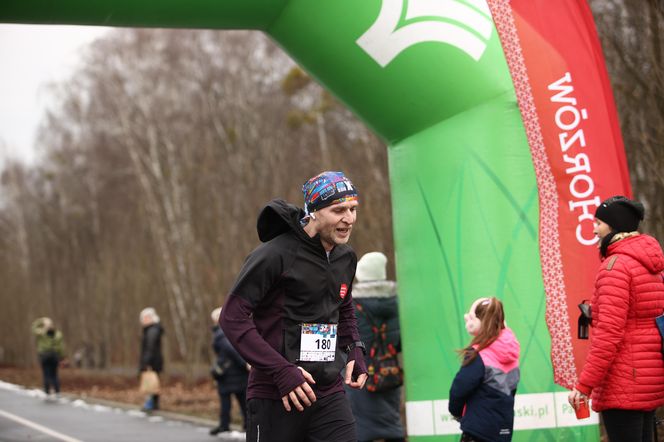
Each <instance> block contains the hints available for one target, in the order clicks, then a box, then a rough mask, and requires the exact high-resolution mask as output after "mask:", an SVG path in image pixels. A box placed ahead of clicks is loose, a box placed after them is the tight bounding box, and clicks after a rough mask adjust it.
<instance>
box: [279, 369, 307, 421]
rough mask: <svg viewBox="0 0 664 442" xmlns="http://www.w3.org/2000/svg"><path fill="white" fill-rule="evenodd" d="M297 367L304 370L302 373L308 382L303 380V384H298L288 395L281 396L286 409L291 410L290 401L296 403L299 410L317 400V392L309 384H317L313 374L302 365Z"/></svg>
mask: <svg viewBox="0 0 664 442" xmlns="http://www.w3.org/2000/svg"><path fill="white" fill-rule="evenodd" d="M297 368H299V369H300V370H301V371H302V375H303V376H304V379H305V381H306V382H303V383H302V384H301V385H298V386H297V387H295V389H294V390H293V391H291V392H290V393H288V394H287V395H286V396H283V397H282V398H281V402H283V404H284V408H285V409H286V411H291V405H290V402H292V403H293V405H295V408H297V411H304V407H310V406H311V404H313V403H314V402H316V394H315V393H314V391H313V390H312V389H311V386H310V385H309V384H315V383H316V381H314V378H313V376H311V374H310V373H309V372H308V371H307V370H305V369H304V368H302V367H297ZM289 400H290V402H289ZM302 404H304V406H302Z"/></svg>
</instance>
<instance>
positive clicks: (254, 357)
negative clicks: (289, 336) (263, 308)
mask: <svg viewBox="0 0 664 442" xmlns="http://www.w3.org/2000/svg"><path fill="white" fill-rule="evenodd" d="M283 268H284V265H283V262H282V257H281V256H280V255H278V254H277V253H270V250H269V249H268V248H267V247H265V244H264V245H263V246H261V247H259V248H258V249H256V250H255V251H254V252H252V254H250V255H249V257H248V258H247V260H246V261H245V263H244V266H243V267H242V270H241V271H240V274H239V276H238V279H237V280H236V282H235V285H234V287H233V289H232V290H231V294H230V295H229V296H228V297H227V298H226V302H225V304H224V307H223V309H222V310H221V317H220V318H219V325H220V326H221V328H222V329H223V330H224V333H225V334H226V337H227V338H228V340H229V341H230V343H231V344H232V345H233V347H235V349H236V350H237V351H238V352H239V353H240V355H242V357H243V358H244V359H245V360H246V361H247V362H249V364H251V366H252V367H254V368H255V369H257V370H260V371H261V372H263V373H265V374H267V375H269V376H271V377H272V379H273V380H274V383H275V385H276V386H277V388H278V390H279V394H280V395H281V396H285V395H286V394H288V393H289V392H291V391H292V390H294V389H295V388H296V387H297V386H299V385H301V384H302V383H304V382H305V380H304V376H303V375H302V373H301V371H300V369H299V368H298V367H297V366H296V365H295V364H292V363H290V362H288V361H287V360H286V359H285V358H284V357H283V356H282V355H281V354H280V353H279V352H278V351H277V350H275V349H274V348H272V346H271V345H270V344H269V343H268V342H266V341H265V339H263V338H262V336H261V335H260V333H258V330H257V329H256V324H255V323H254V320H253V314H254V310H255V309H256V307H257V306H258V304H259V303H260V302H261V301H262V300H263V298H264V297H265V295H266V294H267V293H268V292H269V290H270V288H271V287H272V286H273V285H274V284H275V283H276V282H277V281H278V280H279V278H280V277H281V274H282V272H283Z"/></svg>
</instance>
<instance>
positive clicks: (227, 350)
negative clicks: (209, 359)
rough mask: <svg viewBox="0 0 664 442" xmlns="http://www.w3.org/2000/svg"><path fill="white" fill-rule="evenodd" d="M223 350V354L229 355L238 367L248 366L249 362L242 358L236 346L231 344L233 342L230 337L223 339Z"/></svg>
mask: <svg viewBox="0 0 664 442" xmlns="http://www.w3.org/2000/svg"><path fill="white" fill-rule="evenodd" d="M221 352H222V354H225V355H227V356H228V358H229V359H231V360H232V361H233V363H234V364H235V365H237V366H238V367H242V368H244V367H245V366H246V364H247V362H246V361H245V360H244V358H242V356H241V355H240V353H238V352H237V350H236V349H235V347H233V346H232V345H231V343H230V342H229V341H228V338H226V339H222V340H221Z"/></svg>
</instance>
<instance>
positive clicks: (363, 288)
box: [353, 280, 397, 298]
mask: <svg viewBox="0 0 664 442" xmlns="http://www.w3.org/2000/svg"><path fill="white" fill-rule="evenodd" d="M396 295H397V283H396V282H394V281H387V280H385V281H368V282H356V283H355V284H353V298H391V297H394V296H396Z"/></svg>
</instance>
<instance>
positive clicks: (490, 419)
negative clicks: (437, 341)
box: [448, 298, 520, 442]
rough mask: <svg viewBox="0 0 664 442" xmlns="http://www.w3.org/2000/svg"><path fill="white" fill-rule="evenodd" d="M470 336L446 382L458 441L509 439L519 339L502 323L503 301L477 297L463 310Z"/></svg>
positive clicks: (510, 436)
mask: <svg viewBox="0 0 664 442" xmlns="http://www.w3.org/2000/svg"><path fill="white" fill-rule="evenodd" d="M464 319H465V321H466V330H467V331H468V333H469V334H470V335H471V336H472V337H473V339H472V341H471V342H470V345H469V346H468V348H466V349H464V350H463V351H462V352H461V353H462V357H463V362H462V363H461V369H460V370H459V372H458V373H457V375H456V376H455V378H454V381H453V382H452V386H451V387H450V401H449V406H448V408H449V412H450V414H452V416H454V417H455V418H456V419H457V420H458V421H460V422H461V431H462V432H463V434H462V435H461V442H509V441H511V440H512V430H513V428H514V395H515V394H516V387H517V384H518V383H519V378H520V372H519V349H520V346H519V341H518V340H517V339H516V336H514V333H512V330H510V329H509V328H507V327H506V326H505V312H504V310H503V303H502V302H500V300H498V299H497V298H480V299H478V300H477V301H475V302H474V303H473V305H472V306H471V307H470V310H469V311H468V313H466V314H465V315H464Z"/></svg>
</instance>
